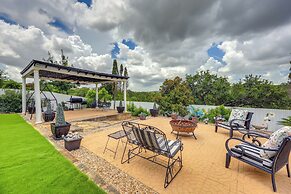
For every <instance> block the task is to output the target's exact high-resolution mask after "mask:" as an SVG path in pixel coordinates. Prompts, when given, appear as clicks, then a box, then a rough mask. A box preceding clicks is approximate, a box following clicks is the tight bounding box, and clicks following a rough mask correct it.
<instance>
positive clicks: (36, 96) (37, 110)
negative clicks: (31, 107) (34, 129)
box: [33, 69, 42, 123]
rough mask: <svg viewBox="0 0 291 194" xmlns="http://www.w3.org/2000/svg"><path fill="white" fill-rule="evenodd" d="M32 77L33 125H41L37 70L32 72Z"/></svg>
mask: <svg viewBox="0 0 291 194" xmlns="http://www.w3.org/2000/svg"><path fill="white" fill-rule="evenodd" d="M33 75H34V100H35V123H42V121H41V99H40V85H39V70H37V69H35V70H34V71H33Z"/></svg>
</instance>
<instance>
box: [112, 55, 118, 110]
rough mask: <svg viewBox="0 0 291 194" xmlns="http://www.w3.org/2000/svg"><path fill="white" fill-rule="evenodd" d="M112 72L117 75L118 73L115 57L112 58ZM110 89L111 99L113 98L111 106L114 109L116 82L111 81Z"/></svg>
mask: <svg viewBox="0 0 291 194" xmlns="http://www.w3.org/2000/svg"><path fill="white" fill-rule="evenodd" d="M112 74H113V75H119V73H118V65H117V60H116V59H114V60H113V65H112ZM112 90H113V100H114V104H113V108H114V109H115V106H116V105H115V101H116V95H117V83H116V82H113V84H112Z"/></svg>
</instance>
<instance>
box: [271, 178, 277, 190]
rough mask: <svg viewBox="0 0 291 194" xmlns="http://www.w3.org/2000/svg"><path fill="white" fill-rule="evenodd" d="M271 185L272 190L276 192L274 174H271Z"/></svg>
mask: <svg viewBox="0 0 291 194" xmlns="http://www.w3.org/2000/svg"><path fill="white" fill-rule="evenodd" d="M272 186H273V191H274V192H277V187H276V180H275V174H272Z"/></svg>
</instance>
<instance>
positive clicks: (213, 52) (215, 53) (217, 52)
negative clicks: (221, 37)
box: [207, 42, 225, 63]
mask: <svg viewBox="0 0 291 194" xmlns="http://www.w3.org/2000/svg"><path fill="white" fill-rule="evenodd" d="M221 44H222V42H221V43H219V44H216V43H213V44H212V46H211V47H210V48H209V49H208V50H207V54H208V56H209V57H213V58H214V59H216V60H217V61H219V62H221V63H225V62H224V61H223V60H222V58H223V56H224V55H225V52H223V51H222V50H221V49H219V48H218V45H221Z"/></svg>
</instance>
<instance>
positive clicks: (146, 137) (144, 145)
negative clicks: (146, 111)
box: [121, 121, 183, 188]
mask: <svg viewBox="0 0 291 194" xmlns="http://www.w3.org/2000/svg"><path fill="white" fill-rule="evenodd" d="M122 127H123V130H124V132H125V134H126V135H127V142H126V145H125V148H124V152H123V155H122V159H121V163H122V164H123V163H125V162H128V163H129V161H130V159H132V158H134V157H135V156H139V157H141V158H143V159H146V160H148V161H151V162H153V163H155V164H158V165H160V166H163V167H165V168H166V176H165V180H164V188H166V187H167V186H168V185H169V184H170V183H171V182H172V180H173V179H174V178H175V177H176V175H177V174H178V173H179V172H180V170H181V169H182V150H183V144H182V142H181V141H180V140H179V139H177V140H175V141H173V140H167V138H166V135H165V134H164V133H163V132H162V131H161V130H159V129H158V128H156V127H153V126H148V125H142V124H138V123H133V122H128V121H125V122H123V123H122ZM128 144H130V145H132V146H131V148H129V150H128V153H127V159H126V160H125V161H124V155H125V152H126V149H127V146H128ZM143 150H144V151H145V152H146V151H147V150H149V151H150V152H149V153H148V152H146V153H147V154H146V155H145V154H143V153H142V152H143ZM178 153H179V154H178ZM149 154H150V155H149ZM157 156H163V157H166V158H167V163H166V164H165V163H162V162H160V161H158V160H157ZM176 163H177V165H178V168H177V169H176V168H174V167H175V164H176ZM141 168H142V167H141Z"/></svg>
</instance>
